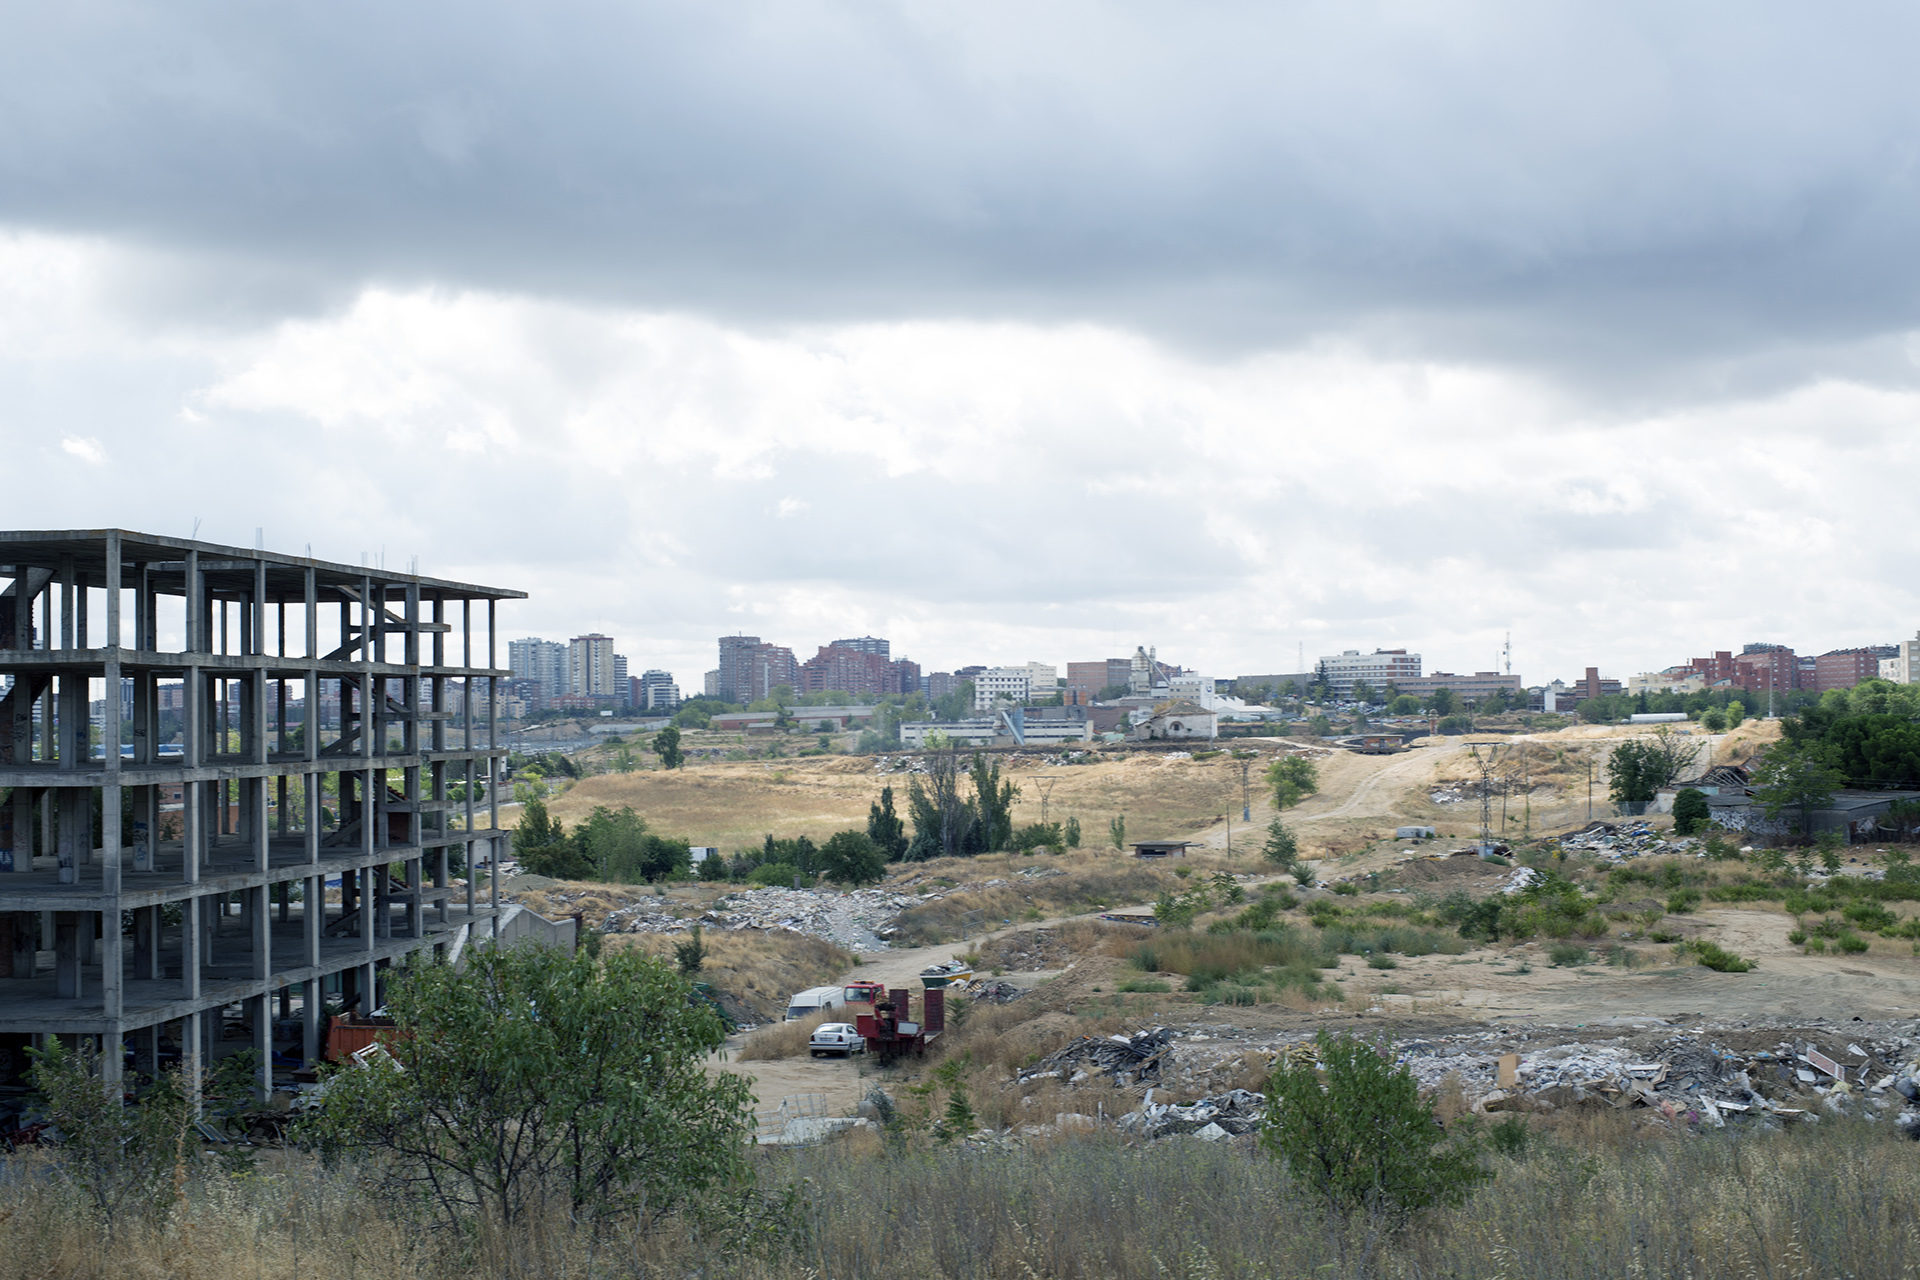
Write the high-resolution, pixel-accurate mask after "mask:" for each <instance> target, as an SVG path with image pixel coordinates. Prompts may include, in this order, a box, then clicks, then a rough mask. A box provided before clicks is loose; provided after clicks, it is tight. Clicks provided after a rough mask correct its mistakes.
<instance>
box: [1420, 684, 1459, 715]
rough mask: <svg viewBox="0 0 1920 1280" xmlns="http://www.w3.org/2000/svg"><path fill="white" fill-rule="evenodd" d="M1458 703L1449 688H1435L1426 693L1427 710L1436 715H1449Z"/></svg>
mask: <svg viewBox="0 0 1920 1280" xmlns="http://www.w3.org/2000/svg"><path fill="white" fill-rule="evenodd" d="M1458 705H1459V699H1458V698H1456V697H1455V696H1454V693H1453V690H1451V689H1435V690H1434V691H1433V692H1432V693H1430V694H1428V695H1427V710H1428V711H1431V712H1432V713H1433V714H1434V715H1436V716H1450V715H1452V714H1453V712H1454V708H1455V707H1457V706H1458Z"/></svg>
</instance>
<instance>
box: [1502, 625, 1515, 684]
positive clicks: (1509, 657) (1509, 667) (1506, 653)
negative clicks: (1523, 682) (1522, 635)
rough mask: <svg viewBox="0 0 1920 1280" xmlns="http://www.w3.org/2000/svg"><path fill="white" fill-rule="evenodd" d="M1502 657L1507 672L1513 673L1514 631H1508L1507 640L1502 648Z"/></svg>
mask: <svg viewBox="0 0 1920 1280" xmlns="http://www.w3.org/2000/svg"><path fill="white" fill-rule="evenodd" d="M1500 658H1501V660H1502V661H1503V662H1504V663H1505V664H1506V673H1507V674H1508V675H1512V674H1513V632H1511V631H1509V632H1507V642H1506V644H1504V645H1502V646H1501V648H1500Z"/></svg>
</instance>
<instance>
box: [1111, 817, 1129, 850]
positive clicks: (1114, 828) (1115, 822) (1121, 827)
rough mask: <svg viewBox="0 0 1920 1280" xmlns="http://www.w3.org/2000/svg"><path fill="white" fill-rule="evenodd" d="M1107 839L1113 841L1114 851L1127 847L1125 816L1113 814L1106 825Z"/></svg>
mask: <svg viewBox="0 0 1920 1280" xmlns="http://www.w3.org/2000/svg"><path fill="white" fill-rule="evenodd" d="M1107 838H1108V839H1110V840H1112V841H1113V847H1114V848H1116V849H1124V848H1126V847H1127V815H1126V814H1124V813H1121V814H1115V815H1114V817H1113V818H1112V819H1111V820H1110V821H1109V822H1108V823H1107Z"/></svg>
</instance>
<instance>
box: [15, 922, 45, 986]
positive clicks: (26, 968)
mask: <svg viewBox="0 0 1920 1280" xmlns="http://www.w3.org/2000/svg"><path fill="white" fill-rule="evenodd" d="M39 947H40V919H39V916H38V914H37V913H35V912H32V911H16V912H14V913H13V976H14V977H16V978H31V977H32V976H33V970H34V965H35V962H36V961H37V960H38V959H39V956H38V954H37V953H38V951H39Z"/></svg>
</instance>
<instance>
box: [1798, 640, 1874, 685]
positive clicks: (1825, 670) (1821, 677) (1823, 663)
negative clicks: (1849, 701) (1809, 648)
mask: <svg viewBox="0 0 1920 1280" xmlns="http://www.w3.org/2000/svg"><path fill="white" fill-rule="evenodd" d="M1879 676H1880V654H1879V652H1878V651H1876V650H1873V649H1835V650H1833V651H1832V652H1830V653H1823V654H1821V655H1820V656H1819V657H1817V658H1815V659H1814V660H1813V684H1812V685H1811V688H1812V689H1813V690H1814V692H1816V693H1825V692H1826V691H1827V690H1829V689H1851V688H1853V686H1855V685H1857V684H1859V683H1860V682H1861V681H1862V680H1875V679H1878V678H1879Z"/></svg>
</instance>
